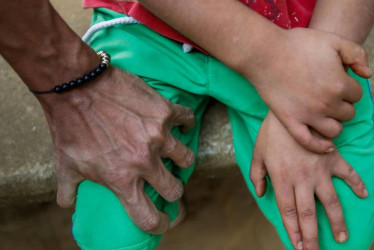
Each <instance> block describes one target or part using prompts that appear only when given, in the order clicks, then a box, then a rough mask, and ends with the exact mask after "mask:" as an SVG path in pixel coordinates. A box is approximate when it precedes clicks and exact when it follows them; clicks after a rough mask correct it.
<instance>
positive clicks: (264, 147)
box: [250, 111, 368, 250]
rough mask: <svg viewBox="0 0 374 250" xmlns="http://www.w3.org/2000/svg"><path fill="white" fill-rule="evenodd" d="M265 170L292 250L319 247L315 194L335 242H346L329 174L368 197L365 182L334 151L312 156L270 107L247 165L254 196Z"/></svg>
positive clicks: (261, 190) (259, 192)
mask: <svg viewBox="0 0 374 250" xmlns="http://www.w3.org/2000/svg"><path fill="white" fill-rule="evenodd" d="M267 173H268V174H269V176H270V179H271V181H272V184H273V187H274V191H275V196H276V201H277V205H278V208H279V211H280V214H281V216H282V219H283V224H284V226H285V228H286V230H287V232H288V235H289V237H290V239H291V242H292V244H293V246H294V247H295V248H296V249H308V250H315V249H319V246H318V227H317V217H316V207H315V198H314V196H315V195H316V196H317V197H318V199H319V200H320V201H321V203H322V205H323V206H324V208H325V211H326V214H327V217H328V219H329V221H330V224H331V228H332V231H333V235H334V237H335V239H336V241H338V242H344V241H346V240H347V237H348V231H347V228H346V225H345V222H344V216H343V212H342V207H341V204H340V202H339V198H338V196H337V194H336V191H335V188H334V186H333V184H332V181H331V177H332V176H337V177H339V178H342V179H343V180H344V181H345V182H346V183H347V184H348V185H349V186H350V187H351V188H352V190H353V192H354V193H355V194H356V195H357V196H359V197H361V198H365V197H367V195H368V193H367V190H366V188H365V184H364V183H363V181H362V180H361V178H360V177H359V175H358V174H357V173H356V171H355V170H354V169H353V168H352V167H351V166H350V165H349V164H348V163H347V162H345V161H344V159H343V158H342V157H341V156H340V154H339V153H338V152H337V151H335V152H332V153H329V154H316V153H313V152H311V151H308V150H306V149H305V148H303V147H302V146H300V145H299V144H298V143H297V142H296V141H295V140H294V138H293V137H292V136H291V135H290V134H289V133H288V131H287V130H286V129H285V127H284V126H283V125H282V124H281V123H280V121H279V120H278V119H277V118H276V117H275V115H274V114H273V113H272V112H271V111H270V112H269V114H268V116H267V117H266V119H265V121H264V122H263V124H262V126H261V129H260V131H259V134H258V137H257V141H256V145H255V149H254V154H253V160H252V164H251V172H250V178H251V180H252V183H253V184H254V186H255V190H256V194H257V195H258V196H263V195H264V193H265V190H266V179H265V175H266V174H267ZM302 246H303V247H302Z"/></svg>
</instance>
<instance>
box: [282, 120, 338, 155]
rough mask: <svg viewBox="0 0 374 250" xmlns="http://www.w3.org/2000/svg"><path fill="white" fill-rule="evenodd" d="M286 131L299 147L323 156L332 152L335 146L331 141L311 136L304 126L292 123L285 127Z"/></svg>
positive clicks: (308, 129)
mask: <svg viewBox="0 0 374 250" xmlns="http://www.w3.org/2000/svg"><path fill="white" fill-rule="evenodd" d="M287 129H288V131H289V132H290V134H291V135H292V136H293V137H294V138H295V140H296V141H297V142H298V143H299V144H300V145H301V146H303V147H304V148H306V149H308V150H310V151H313V152H315V153H318V154H323V153H326V152H332V151H334V149H335V145H334V143H333V142H332V141H331V140H329V139H325V138H322V137H318V136H315V135H313V134H312V132H311V130H310V128H309V127H308V126H307V125H305V124H302V123H294V124H292V125H290V126H287Z"/></svg>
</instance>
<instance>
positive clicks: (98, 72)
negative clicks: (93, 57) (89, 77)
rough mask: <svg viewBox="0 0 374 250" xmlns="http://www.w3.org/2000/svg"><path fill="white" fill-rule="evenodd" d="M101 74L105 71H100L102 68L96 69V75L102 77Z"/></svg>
mask: <svg viewBox="0 0 374 250" xmlns="http://www.w3.org/2000/svg"><path fill="white" fill-rule="evenodd" d="M101 72H103V71H102V70H101V69H100V67H97V68H96V69H95V73H96V74H97V75H100V74H101Z"/></svg>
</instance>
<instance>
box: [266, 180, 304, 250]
mask: <svg viewBox="0 0 374 250" xmlns="http://www.w3.org/2000/svg"><path fill="white" fill-rule="evenodd" d="M273 186H274V191H275V197H276V200H277V205H278V209H279V212H280V214H281V216H282V220H283V224H284V227H285V228H286V230H287V233H288V235H289V237H290V239H291V242H292V244H293V246H294V248H295V249H297V250H302V249H303V243H302V236H301V231H300V227H299V221H298V215H297V208H296V201H295V192H294V188H293V186H292V185H284V184H282V183H279V182H278V181H277V180H273Z"/></svg>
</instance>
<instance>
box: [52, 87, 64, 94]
mask: <svg viewBox="0 0 374 250" xmlns="http://www.w3.org/2000/svg"><path fill="white" fill-rule="evenodd" d="M53 91H54V92H55V93H57V94H60V93H61V92H62V88H61V86H59V85H57V86H56V87H54V89H53Z"/></svg>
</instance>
